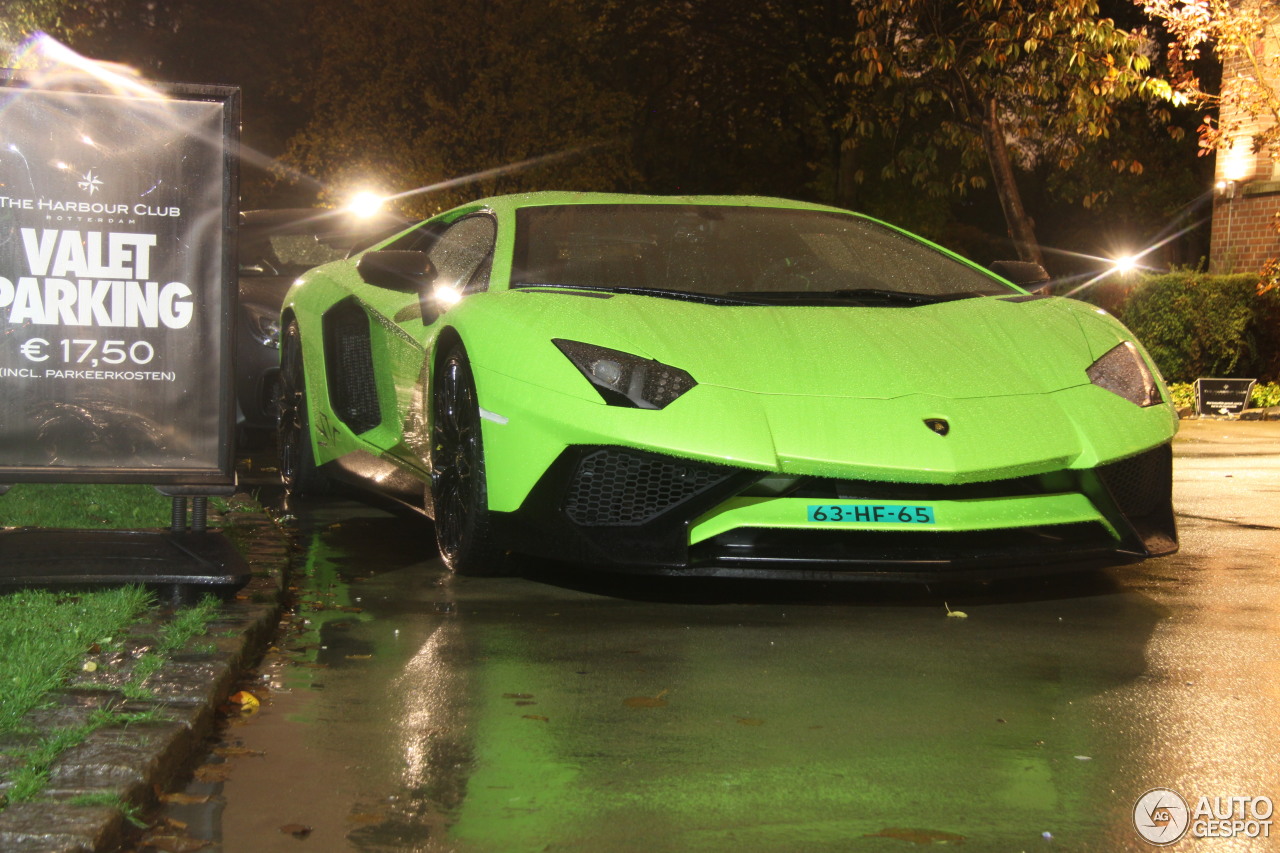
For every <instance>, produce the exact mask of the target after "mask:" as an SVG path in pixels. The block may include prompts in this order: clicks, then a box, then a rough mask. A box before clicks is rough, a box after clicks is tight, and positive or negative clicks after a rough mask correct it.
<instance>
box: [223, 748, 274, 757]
mask: <svg viewBox="0 0 1280 853" xmlns="http://www.w3.org/2000/svg"><path fill="white" fill-rule="evenodd" d="M213 754H214V755H221V756H222V757H223V758H236V757H244V756H249V757H252V758H260V757H261V756H264V755H266V753H265V752H263V751H262V750H260V749H249V748H248V747H247V746H219V747H216V748H215V749H214V750H213Z"/></svg>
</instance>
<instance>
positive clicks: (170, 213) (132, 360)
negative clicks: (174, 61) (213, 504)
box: [0, 73, 239, 485]
mask: <svg viewBox="0 0 1280 853" xmlns="http://www.w3.org/2000/svg"><path fill="white" fill-rule="evenodd" d="M0 83H3V87H2V88H0V116H2V117H0V398H3V405H0V483H12V482H23V481H69V482H75V481H119V482H139V483H155V484H187V485H200V484H225V483H230V482H232V481H233V478H234V468H233V465H234V462H233V451H232V430H233V422H234V403H233V392H232V346H233V345H232V317H233V308H234V299H235V290H234V286H235V281H234V267H233V265H232V264H233V261H234V230H233V226H234V223H235V221H236V215H237V213H236V195H237V192H238V189H237V169H236V155H237V151H236V144H237V134H238V126H239V91H238V90H237V89H232V88H226V87H198V86H164V85H145V84H142V83H139V82H136V81H121V80H118V79H116V78H114V77H104V78H101V79H99V78H97V77H94V76H93V75H92V74H84V73H81V74H78V75H75V76H74V77H72V78H71V79H70V81H68V79H67V78H66V77H65V76H60V77H58V78H57V80H56V82H49V81H47V80H41V79H39V78H36V77H22V76H18V75H15V74H8V75H6V76H4V78H3V80H0Z"/></svg>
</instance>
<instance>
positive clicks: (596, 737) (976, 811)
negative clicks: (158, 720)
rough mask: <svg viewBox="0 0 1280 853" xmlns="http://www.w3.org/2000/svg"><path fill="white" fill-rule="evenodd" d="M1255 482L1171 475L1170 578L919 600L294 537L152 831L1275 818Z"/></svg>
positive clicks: (284, 833)
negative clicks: (1174, 794) (1165, 790)
mask: <svg viewBox="0 0 1280 853" xmlns="http://www.w3.org/2000/svg"><path fill="white" fill-rule="evenodd" d="M1278 470H1280V461H1278V460H1277V457H1276V456H1275V455H1274V454H1272V455H1271V456H1268V457H1265V458H1251V459H1250V460H1249V464H1248V467H1247V470H1246V469H1245V468H1243V467H1241V468H1239V469H1238V470H1233V466H1232V463H1231V462H1230V459H1228V458H1224V457H1217V458H1214V457H1213V455H1212V454H1207V455H1204V454H1202V455H1197V456H1196V457H1194V459H1190V460H1186V461H1182V462H1180V465H1179V486H1178V488H1179V508H1180V510H1181V511H1183V512H1184V513H1185V514H1184V516H1183V517H1182V518H1181V520H1180V521H1181V525H1182V531H1183V551H1182V553H1181V554H1179V555H1178V556H1176V557H1172V558H1166V559H1163V560H1159V561H1153V562H1150V563H1147V564H1143V565H1139V566H1135V567H1129V568H1124V569H1119V570H1112V571H1108V572H1099V573H1093V574H1086V575H1080V576H1075V577H1068V578H1059V579H1056V580H1036V581H1027V582H1023V583H1004V584H992V585H987V586H968V587H953V588H949V589H945V590H943V589H921V588H914V587H906V588H881V587H868V586H866V585H822V586H813V585H795V586H790V585H778V584H769V583H754V584H753V583H745V582H733V583H728V584H726V583H724V582H720V581H717V582H714V583H711V582H695V583H690V582H689V581H687V580H668V581H656V582H655V581H653V580H646V579H638V578H621V579H618V578H609V577H606V576H597V575H593V574H590V573H586V574H584V573H573V572H567V571H565V570H555V569H553V568H551V567H547V566H541V567H533V568H532V569H531V571H530V573H529V574H528V576H526V577H516V578H500V579H474V580H473V579H465V578H453V577H451V576H449V575H448V574H447V573H446V572H445V571H444V569H443V568H442V566H441V564H440V563H439V561H438V560H437V559H436V558H435V556H434V555H433V553H432V550H431V547H430V544H429V543H430V528H429V526H428V525H427V524H425V523H424V522H421V521H418V520H416V519H411V518H402V517H397V516H392V515H387V514H383V513H381V512H378V511H376V510H371V509H368V508H366V507H364V506H363V505H360V504H357V503H354V502H348V501H342V500H337V501H331V502H329V503H326V504H323V505H318V506H316V507H314V508H309V509H307V510H306V511H305V512H304V511H301V510H297V511H295V515H296V516H297V518H296V521H295V522H293V523H294V525H295V527H296V530H297V537H298V543H299V553H298V558H297V566H298V570H297V574H296V577H295V583H296V587H297V589H296V595H297V606H296V607H295V608H294V609H293V612H292V614H291V615H290V617H289V618H288V620H286V622H285V624H284V625H283V628H282V632H281V635H280V637H279V640H278V642H277V644H276V647H275V648H274V649H273V650H272V651H271V653H270V654H269V655H268V657H267V660H266V661H264V663H263V666H262V668H261V670H260V673H259V676H258V678H257V679H255V680H254V682H253V683H251V684H246V685H245V689H246V690H247V691H248V692H251V693H253V694H254V695H255V696H256V697H257V698H258V699H260V701H261V705H260V708H259V709H258V710H257V712H256V713H252V714H244V715H241V714H234V715H232V716H231V717H230V718H229V722H228V724H227V726H226V727H225V731H224V736H223V739H222V742H221V743H220V744H219V745H218V748H217V749H215V750H214V753H213V754H212V755H211V756H210V759H209V763H208V764H206V765H205V767H203V768H201V771H200V772H198V773H197V780H196V782H194V783H193V784H192V786H191V787H189V788H188V789H187V790H186V791H185V792H184V797H180V798H178V800H179V801H178V802H175V803H172V804H170V806H169V809H168V816H169V817H170V818H171V819H172V820H175V821H179V822H181V823H184V824H186V826H185V828H184V827H177V825H175V827H176V828H175V832H178V831H179V830H182V832H181V834H183V835H185V836H187V837H190V838H197V839H207V840H210V841H212V842H213V846H212V847H209V848H206V849H219V850H223V851H228V853H230V852H231V851H242V850H255V851H258V850H262V851H274V850H290V851H293V850H297V849H299V847H298V845H299V843H300V841H299V839H305V847H306V849H309V850H313V851H328V850H361V851H392V850H460V851H503V853H506V851H521V850H531V851H533V850H582V851H601V850H610V851H614V850H617V851H630V850H636V851H654V850H658V851H663V850H671V851H677V850H679V851H685V850H752V851H771V850H779V851H782V850H806V851H809V850H896V849H918V848H919V847H921V846H933V845H935V844H947V845H957V844H961V843H963V845H964V846H963V849H966V850H992V851H997V850H998V851H1008V850H1031V849H1050V848H1053V847H1056V848H1058V849H1068V850H1086V851H1088V850H1096V851H1118V850H1144V849H1148V848H1147V845H1146V843H1145V842H1143V841H1142V840H1141V839H1140V838H1139V836H1138V835H1137V833H1136V831H1135V829H1134V825H1133V817H1132V811H1133V807H1134V803H1135V802H1136V801H1137V799H1138V797H1139V796H1140V795H1141V794H1143V793H1144V792H1145V791H1147V790H1149V789H1151V788H1154V787H1158V786H1166V787H1170V788H1173V789H1175V790H1177V791H1180V792H1181V793H1182V794H1183V795H1184V796H1185V797H1188V798H1193V797H1199V796H1201V795H1205V796H1210V797H1213V796H1220V797H1228V796H1233V795H1238V796H1257V795H1267V796H1271V797H1273V798H1275V797H1278V796H1280V786H1278V785H1277V764H1276V762H1275V756H1276V755H1280V725H1277V724H1276V722H1275V720H1277V719H1280V714H1277V711H1278V710H1280V708H1278V704H1280V702H1278V700H1280V693H1277V691H1276V689H1275V685H1276V684H1280V677H1278V676H1280V663H1278V662H1280V636H1278V635H1280V618H1277V617H1280V590H1278V589H1277V579H1276V568H1277V562H1278V561H1277V557H1276V554H1277V553H1280V548H1278V547H1277V545H1280V540H1277V534H1276V531H1275V529H1274V528H1273V527H1270V526H1269V522H1273V520H1274V519H1275V518H1276V517H1277V513H1276V510H1277V509H1280V506H1278V504H1280V499H1277V498H1276V496H1275V492H1274V490H1273V491H1270V492H1267V491H1264V490H1262V489H1259V488H1256V487H1257V486H1258V485H1260V484H1262V483H1263V482H1265V481H1266V478H1267V477H1268V476H1274V475H1275V474H1276V473H1277V471H1278ZM1215 519H1222V520H1225V522H1229V523H1224V521H1219V520H1215ZM949 610H950V611H952V612H953V613H952V615H949V614H948V611H949ZM955 613H963V614H965V615H964V616H963V617H961V616H957V615H954V614H955ZM184 798H185V799H186V800H187V802H182V800H183V799H184ZM1210 846H1212V849H1214V850H1252V849H1257V850H1265V849H1270V847H1271V842H1270V841H1269V840H1263V839H1259V840H1252V841H1251V840H1249V839H1245V838H1237V839H1231V840H1224V839H1205V840H1203V841H1196V840H1194V839H1187V840H1184V841H1183V842H1181V843H1180V845H1179V847H1180V848H1181V847H1186V848H1188V849H1209V848H1210Z"/></svg>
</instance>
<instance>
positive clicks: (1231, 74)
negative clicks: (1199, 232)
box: [1209, 0, 1280, 273]
mask: <svg viewBox="0 0 1280 853" xmlns="http://www.w3.org/2000/svg"><path fill="white" fill-rule="evenodd" d="M1245 2H1247V3H1251V4H1253V5H1262V6H1265V5H1268V4H1269V3H1271V2H1273V0H1245ZM1276 51H1280V37H1278V35H1277V33H1276V32H1275V31H1274V30H1272V31H1270V32H1268V34H1267V36H1266V37H1265V38H1262V39H1259V40H1258V41H1257V42H1256V44H1255V47H1254V52H1255V55H1264V56H1265V55H1274V52H1276ZM1263 67H1264V68H1265V67H1266V64H1264V66H1263ZM1253 68H1254V66H1253V65H1252V64H1251V63H1249V62H1248V58H1247V57H1244V56H1241V55H1238V54H1237V55H1234V56H1229V57H1227V58H1226V60H1225V61H1224V62H1223V68H1222V79H1223V86H1224V88H1225V87H1228V86H1230V81H1231V80H1232V79H1233V78H1236V77H1249V76H1252V75H1253V73H1254V72H1253ZM1264 73H1266V72H1264ZM1261 120H1263V119H1262V117H1250V116H1248V115H1247V114H1245V113H1244V112H1243V111H1242V110H1236V111H1235V112H1234V113H1233V112H1232V111H1230V109H1229V105H1228V104H1227V103H1224V104H1223V109H1222V115H1221V122H1220V124H1221V126H1222V127H1223V128H1224V130H1225V129H1226V128H1228V127H1230V128H1233V131H1232V139H1231V145H1230V146H1229V147H1227V148H1225V149H1222V150H1219V151H1218V153H1217V162H1216V168H1215V172H1216V175H1215V181H1216V186H1217V191H1216V193H1215V197H1214V202H1213V226H1212V235H1213V236H1212V237H1211V238H1210V239H1211V245H1210V249H1209V269H1210V271H1211V272H1218V273H1230V272H1257V271H1258V270H1260V269H1261V268H1262V265H1263V264H1264V263H1266V262H1267V261H1269V260H1273V259H1280V162H1278V161H1277V158H1278V157H1280V151H1270V150H1263V151H1254V150H1253V138H1252V137H1253V134H1254V133H1256V132H1258V131H1259V130H1260V129H1261V128H1262V124H1261V123H1260V122H1261Z"/></svg>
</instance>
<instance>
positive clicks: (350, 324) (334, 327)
mask: <svg viewBox="0 0 1280 853" xmlns="http://www.w3.org/2000/svg"><path fill="white" fill-rule="evenodd" d="M324 327H325V360H326V361H327V362H328V364H327V367H328V374H329V402H330V403H331V404H332V406H333V410H334V412H335V413H336V414H337V415H338V417H340V418H342V422H343V423H345V424H346V425H347V426H348V427H350V428H351V431H352V432H356V433H361V432H365V431H367V430H371V429H373V428H374V427H376V426H377V425H378V424H379V423H381V421H382V416H381V414H380V413H379V410H378V387H377V383H376V382H375V381H374V376H373V352H372V350H371V348H370V341H369V318H368V317H367V316H366V315H365V313H364V311H363V310H361V309H360V307H359V306H358V305H356V304H355V303H353V302H344V303H342V304H340V305H338V306H336V307H335V308H333V309H332V310H331V311H329V312H328V313H327V314H325V317H324Z"/></svg>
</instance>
